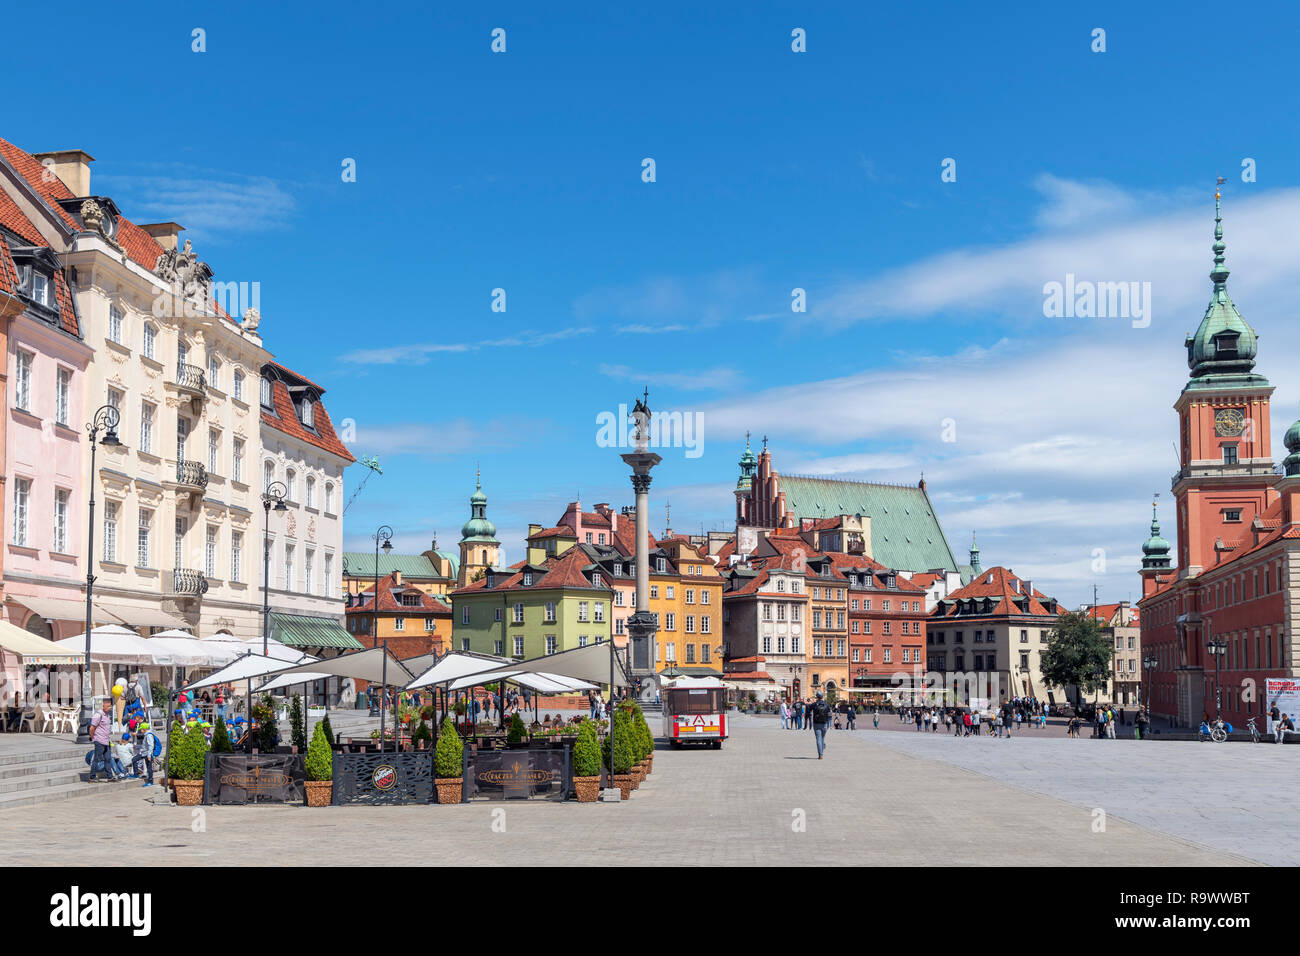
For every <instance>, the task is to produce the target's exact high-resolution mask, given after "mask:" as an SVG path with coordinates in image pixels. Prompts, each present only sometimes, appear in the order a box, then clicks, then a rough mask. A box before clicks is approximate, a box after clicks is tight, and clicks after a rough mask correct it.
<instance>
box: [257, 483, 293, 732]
mask: <svg viewBox="0 0 1300 956" xmlns="http://www.w3.org/2000/svg"><path fill="white" fill-rule="evenodd" d="M288 494H289V489H288V488H287V487H286V486H285V484H284V482H282V481H273V482H271V483H270V484H269V485H267V486H266V491H264V492H263V493H262V655H263V656H264V657H265V656H266V655H268V654H270V652H271V650H270V644H271V592H270V587H271V527H270V525H271V512H272V511H288V510H289V509H288V508H286V507H285V506H284V499H285V496H286V495H288ZM284 586H285V589H286V590H287V589H288V587H289V582H288V581H285V582H284ZM249 705H250V707H251V705H252V701H249Z"/></svg>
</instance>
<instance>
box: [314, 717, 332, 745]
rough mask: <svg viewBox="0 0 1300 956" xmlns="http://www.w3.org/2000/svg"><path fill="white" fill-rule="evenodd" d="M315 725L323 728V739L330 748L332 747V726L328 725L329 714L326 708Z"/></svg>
mask: <svg viewBox="0 0 1300 956" xmlns="http://www.w3.org/2000/svg"><path fill="white" fill-rule="evenodd" d="M316 726H317V727H324V728H325V741H326V742H327V743H328V744H329V745H330V747H331V749H332V748H333V747H334V728H333V727H331V726H330V715H329V711H328V710H327V711H326V712H325V716H324V717H322V718H321V719H320V723H319V724H317V725H316Z"/></svg>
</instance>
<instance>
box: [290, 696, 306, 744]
mask: <svg viewBox="0 0 1300 956" xmlns="http://www.w3.org/2000/svg"><path fill="white" fill-rule="evenodd" d="M289 740H290V741H292V743H293V745H294V746H295V747H297V748H298V753H300V754H305V753H306V752H307V721H306V720H305V719H304V718H303V713H302V698H301V697H300V696H299V695H297V694H294V695H293V700H291V701H290V702H289Z"/></svg>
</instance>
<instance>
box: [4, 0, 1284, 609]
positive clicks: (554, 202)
mask: <svg viewBox="0 0 1300 956" xmlns="http://www.w3.org/2000/svg"><path fill="white" fill-rule="evenodd" d="M897 6H899V7H901V9H889V8H886V7H881V6H879V5H872V6H871V7H865V6H862V5H858V4H843V5H831V4H825V5H821V4H819V5H817V9H816V11H815V12H814V13H808V12H806V11H804V10H803V9H802V8H801V7H802V5H797V4H748V5H745V6H744V7H740V6H736V7H733V8H731V9H730V10H729V11H726V12H724V11H721V10H706V11H701V10H699V9H696V8H695V5H688V4H668V3H659V4H654V5H653V7H652V9H649V10H635V9H633V10H627V11H624V10H614V9H609V8H608V7H607V5H594V4H593V5H590V6H586V7H577V6H572V7H568V8H567V10H568V12H564V11H560V12H557V11H554V10H550V9H546V10H540V9H538V8H537V7H536V5H535V4H518V5H513V4H506V5H469V4H465V5H460V6H459V7H450V8H448V9H439V10H433V9H429V8H427V7H425V6H424V5H414V4H411V5H404V4H385V5H382V6H381V5H376V6H374V7H373V8H367V7H365V6H359V5H355V4H333V5H331V4H328V3H315V4H310V5H308V4H283V5H267V4H259V5H254V4H233V3H232V4H221V5H216V4H210V5H209V4H193V5H187V6H184V7H180V6H178V5H175V4H156V5H155V4H132V5H130V6H129V7H124V8H98V7H92V6H90V5H85V9H83V10H81V11H79V12H77V13H75V14H69V15H67V17H66V22H65V24H64V26H65V27H71V26H74V25H75V27H76V30H75V35H76V36H77V37H78V38H79V39H77V40H76V41H75V44H73V41H71V40H69V41H67V43H69V44H72V45H74V46H75V50H72V51H68V50H63V51H62V52H61V48H62V46H63V44H62V42H60V43H53V41H52V40H50V39H49V38H50V33H49V22H48V13H45V12H42V11H40V10H38V9H36V8H34V7H30V6H28V7H20V8H17V9H15V10H12V11H9V12H8V14H7V19H8V24H7V25H8V26H9V27H10V29H11V35H14V36H24V35H41V36H44V37H46V38H47V42H45V43H25V44H18V45H13V46H11V49H10V50H9V51H8V52H7V58H8V59H7V65H8V67H9V73H10V77H11V86H10V95H9V96H8V97H7V102H6V109H5V111H4V115H5V120H6V122H5V123H4V124H3V131H0V135H3V136H4V137H5V138H7V139H10V140H11V141H13V142H15V143H17V144H18V145H19V146H22V147H23V148H25V149H27V150H29V151H33V152H37V151H44V150H51V149H60V148H71V147H80V148H83V149H85V150H87V151H88V152H90V153H91V154H92V155H94V156H95V157H97V161H96V163H95V164H94V166H93V174H92V175H93V179H92V185H93V187H94V191H95V192H98V193H106V194H109V195H112V196H113V197H114V198H115V199H116V200H117V202H118V204H119V206H120V207H121V208H122V209H123V211H124V212H125V213H126V214H127V215H128V216H130V217H132V218H134V219H135V220H136V221H138V222H149V221H157V220H166V219H174V220H176V221H178V222H180V223H181V224H182V225H184V226H186V227H187V232H186V236H187V237H189V238H191V239H192V240H193V241H194V244H195V247H196V250H197V251H198V252H199V254H200V255H201V256H202V257H203V258H205V259H207V260H208V261H209V263H210V264H211V265H212V267H213V269H214V270H215V272H216V275H217V278H218V279H224V280H226V281H240V280H244V281H250V282H252V281H256V282H259V283H260V284H261V311H262V314H263V325H262V331H263V333H264V335H265V336H266V340H267V343H268V345H269V347H270V348H271V349H272V351H274V352H275V354H276V356H277V358H278V359H279V360H280V361H281V362H283V363H284V364H286V365H288V366H289V367H291V368H294V369H296V370H298V371H300V372H302V373H303V374H305V375H307V376H308V377H310V378H312V379H313V380H315V381H317V382H320V383H321V384H322V385H324V386H325V387H326V389H327V390H328V394H327V396H326V404H327V406H328V408H329V410H330V413H331V415H332V416H333V418H334V420H335V421H336V423H339V422H342V421H343V420H344V419H352V420H353V421H354V422H355V424H356V437H355V440H354V441H352V443H351V444H352V447H353V450H354V451H355V452H356V453H357V455H358V456H361V455H371V454H374V455H378V456H379V458H380V460H381V462H382V463H383V467H384V473H383V475H382V476H376V477H375V478H373V480H371V481H370V482H369V484H368V485H367V486H366V488H365V489H364V491H363V492H362V494H361V496H360V497H359V498H358V499H357V501H356V503H355V504H354V505H353V506H352V509H351V510H350V511H349V512H348V515H347V532H346V533H347V537H348V543H349V544H350V545H352V546H360V545H361V544H362V543H363V542H364V541H366V540H367V535H368V533H369V532H370V531H371V530H372V529H373V528H374V527H375V526H377V525H379V524H381V523H387V524H391V525H392V526H394V527H395V528H397V529H398V530H399V538H398V544H399V545H400V546H401V547H403V548H407V549H416V548H419V547H422V546H425V544H426V542H427V540H428V539H429V538H430V536H431V535H432V534H433V533H434V532H435V531H436V532H437V534H438V538H439V543H440V544H441V545H444V546H445V545H448V544H451V543H454V541H455V540H456V538H457V537H458V535H459V527H460V525H461V523H462V522H463V521H464V520H465V518H466V517H467V514H468V503H467V499H468V496H469V494H470V493H471V492H472V490H473V487H474V469H475V465H476V463H478V462H481V466H482V469H483V476H484V487H485V490H486V491H487V493H488V495H489V506H488V510H489V515H490V516H491V517H492V518H493V520H494V521H495V522H496V523H497V525H498V527H499V528H500V533H501V538H502V540H503V542H504V543H505V545H506V548H507V556H508V557H510V558H512V559H514V558H517V557H519V555H520V546H521V545H520V541H521V537H522V535H523V533H524V529H525V527H526V525H527V523H528V522H529V521H537V522H543V523H551V522H553V521H554V520H555V519H556V518H558V517H559V515H560V513H561V512H562V511H563V508H564V505H565V503H566V502H567V501H569V500H571V499H572V498H573V497H574V496H576V495H577V494H579V492H580V493H581V497H582V500H583V502H584V503H585V504H588V505H589V504H594V503H595V502H597V501H610V502H612V503H614V504H616V505H618V504H624V503H628V502H630V499H631V492H630V484H629V482H628V480H627V477H626V471H625V469H624V466H623V465H622V463H621V462H620V461H619V460H618V457H617V456H618V452H619V449H609V448H602V447H598V445H597V442H596V432H597V428H596V418H597V416H598V415H599V414H600V413H601V412H603V411H612V410H615V409H616V408H617V407H618V405H619V403H620V402H630V401H631V399H632V398H633V397H634V395H636V394H639V393H640V391H641V388H642V387H643V386H644V385H646V384H648V385H649V386H650V388H651V405H652V406H653V407H654V408H656V409H671V410H682V411H686V412H691V413H699V414H700V415H701V416H702V418H701V420H702V422H703V445H702V452H703V453H702V454H701V455H699V456H698V457H693V458H688V457H687V456H686V455H685V454H684V453H683V450H682V449H667V450H663V454H664V457H665V461H664V463H663V464H662V465H661V466H660V467H659V469H658V471H657V473H656V482H655V486H654V488H653V489H652V493H653V497H654V502H655V512H654V513H655V518H656V520H655V526H656V530H659V529H660V528H661V527H662V523H663V520H662V516H663V511H662V504H663V502H664V500H665V499H670V500H671V501H672V502H673V518H674V520H673V525H674V529H675V530H677V531H696V532H698V531H699V530H700V528H701V527H703V528H706V529H709V528H714V527H719V528H721V527H727V526H728V525H729V523H730V521H731V519H732V516H733V513H734V503H733V502H734V499H733V497H732V494H731V489H732V488H733V487H734V483H735V476H736V471H737V468H736V460H737V458H738V457H739V454H740V452H741V450H742V449H743V446H744V433H745V431H746V430H752V431H753V432H754V433H755V435H756V436H761V435H764V434H766V435H767V436H769V438H770V440H771V441H770V444H771V448H772V450H773V453H774V461H775V464H776V467H777V468H778V469H779V470H781V471H783V472H787V473H804V474H810V473H812V474H835V475H839V476H841V477H852V478H862V479H867V480H883V481H899V482H915V481H916V479H917V477H918V476H919V474H920V472H921V471H922V470H924V472H925V474H926V478H927V483H928V486H929V489H930V492H931V496H932V498H933V499H934V501H935V505H936V508H937V509H938V512H939V516H940V519H941V521H942V522H943V524H944V527H945V529H946V530H947V532H948V536H949V540H950V542H951V543H952V545H953V547H954V550H956V551H958V552H959V553H961V552H963V551H964V549H965V546H966V544H967V543H968V541H969V536H970V532H971V531H972V530H977V531H978V532H979V536H980V544H981V547H982V550H983V559H984V563H985V564H986V565H991V564H995V563H996V564H1004V565H1008V566H1010V567H1012V568H1014V569H1015V570H1016V571H1017V572H1018V573H1020V574H1022V575H1024V576H1026V577H1030V578H1032V579H1033V580H1034V582H1035V584H1036V586H1038V587H1039V588H1040V589H1043V590H1046V591H1048V592H1049V593H1054V594H1055V595H1056V596H1057V597H1059V598H1060V599H1062V600H1063V601H1066V602H1069V603H1078V602H1081V601H1083V600H1085V598H1089V597H1090V596H1091V589H1092V584H1093V582H1094V580H1095V581H1097V583H1098V584H1099V585H1100V586H1101V593H1102V597H1103V599H1107V598H1109V599H1111V600H1116V599H1122V598H1125V597H1128V596H1130V595H1131V594H1133V593H1135V592H1136V591H1137V589H1138V579H1137V575H1136V567H1137V558H1138V548H1139V546H1140V544H1141V542H1142V540H1143V539H1144V537H1145V535H1146V523H1147V521H1148V520H1149V518H1148V515H1149V510H1150V505H1149V503H1150V500H1151V495H1152V492H1154V491H1161V492H1162V495H1161V514H1162V517H1163V519H1164V522H1165V528H1166V534H1167V536H1171V535H1172V527H1173V515H1172V509H1171V502H1170V497H1169V491H1168V488H1169V475H1170V474H1171V473H1172V472H1173V471H1174V468H1175V461H1174V453H1173V451H1172V441H1173V439H1174V438H1175V437H1176V431H1175V428H1176V421H1175V418H1174V414H1173V412H1172V410H1171V408H1170V406H1171V405H1172V403H1173V401H1174V400H1175V398H1176V397H1177V394H1178V391H1179V389H1180V388H1181V386H1182V384H1183V382H1184V381H1185V379H1186V366H1185V364H1184V361H1183V360H1184V354H1183V350H1182V339H1183V335H1184V334H1185V333H1186V332H1187V331H1190V330H1193V329H1194V328H1195V327H1196V324H1197V323H1198V322H1199V319H1200V316H1201V313H1202V312H1203V311H1204V308H1205V304H1206V302H1207V301H1208V296H1209V288H1210V283H1209V280H1208V278H1207V277H1206V273H1207V272H1208V270H1209V267H1210V257H1211V253H1210V250H1209V244H1210V242H1211V231H1212V227H1213V201H1212V190H1213V184H1214V178H1215V176H1216V175H1222V176H1224V177H1226V178H1227V180H1228V182H1227V184H1226V185H1225V187H1224V203H1225V223H1224V228H1225V233H1226V239H1227V243H1228V254H1227V255H1228V266H1229V268H1231V269H1232V270H1233V278H1232V279H1230V280H1229V289H1230V291H1231V292H1232V294H1233V296H1234V299H1235V300H1236V302H1237V304H1238V306H1239V307H1240V308H1241V310H1242V312H1243V314H1244V315H1245V316H1246V318H1247V320H1248V321H1250V322H1251V323H1252V324H1253V325H1254V326H1255V328H1256V329H1257V330H1258V331H1259V332H1260V334H1261V358H1260V363H1259V370H1260V371H1262V372H1263V373H1264V374H1266V375H1269V376H1270V377H1271V378H1272V380H1273V382H1274V384H1276V385H1277V386H1278V392H1277V394H1276V395H1275V397H1274V407H1275V411H1274V426H1275V428H1274V431H1275V436H1274V442H1275V457H1278V458H1280V457H1281V454H1277V453H1276V451H1277V449H1280V447H1281V446H1280V436H1281V433H1282V431H1283V430H1285V428H1286V426H1287V425H1288V424H1289V423H1290V421H1292V420H1293V419H1294V418H1295V417H1296V416H1297V415H1300V404H1298V403H1300V389H1297V388H1296V387H1295V375H1294V374H1293V373H1292V370H1291V368H1290V367H1289V363H1288V362H1286V358H1287V357H1289V355H1291V354H1294V348H1295V346H1297V345H1300V341H1297V339H1300V333H1297V332H1296V331H1295V330H1294V329H1293V328H1289V327H1287V326H1291V325H1294V323H1292V322H1288V321H1287V320H1288V319H1290V318H1291V315H1292V311H1293V303H1294V302H1295V301H1296V300H1295V293H1296V292H1298V291H1300V272H1298V271H1297V269H1296V265H1295V258H1296V257H1295V255H1294V250H1295V241H1296V238H1297V237H1296V231H1297V228H1300V227H1298V226H1297V225H1296V224H1297V223H1300V191H1298V190H1297V188H1296V183H1297V179H1298V175H1297V174H1298V173H1300V170H1298V169H1297V164H1298V163H1300V158H1298V157H1300V149H1297V142H1296V139H1297V132H1296V127H1295V124H1294V123H1293V122H1291V115H1292V113H1293V109H1294V95H1293V93H1292V90H1293V88H1294V53H1293V50H1292V44H1291V42H1290V38H1291V37H1292V36H1294V34H1295V28H1296V26H1297V19H1298V18H1297V14H1296V12H1295V8H1294V6H1293V5H1286V4H1276V5H1274V4H1267V3H1265V4H1255V5H1252V6H1251V8H1250V12H1249V15H1248V16H1242V15H1235V14H1232V13H1231V11H1227V12H1225V10H1224V9H1223V8H1222V7H1221V6H1211V5H1208V4H1179V5H1178V6H1177V7H1176V8H1171V12H1169V13H1162V12H1159V11H1154V10H1151V11H1148V10H1145V9H1141V10H1139V9H1132V7H1133V6H1134V5H1131V4H1118V3H1116V4H1091V5H1089V6H1088V8H1087V9H1086V10H1085V9H1084V8H1083V7H1082V6H1080V7H1079V8H1077V9H1064V8H1059V7H1061V6H1062V5H1055V4H1052V5H1038V4H1011V5H1002V6H999V7H996V8H993V7H989V6H988V5H980V6H975V5H970V6H969V8H957V7H955V6H954V7H953V8H951V9H947V8H945V7H944V5H934V4H925V5H897ZM1175 9H1176V12H1173V11H1174V10H1175ZM25 18H31V20H30V23H25V22H24V19H25ZM196 27H200V28H203V29H204V30H205V31H206V43H207V52H205V53H195V52H192V51H191V42H192V41H191V31H192V30H193V29H194V28H196ZM497 27H500V28H503V29H504V30H505V31H506V52H505V53H503V54H494V53H492V52H491V50H490V43H491V36H490V34H491V31H492V30H493V29H494V28H497ZM796 27H798V28H802V29H804V30H805V31H806V33H807V52H806V53H801V54H796V53H794V52H792V51H791V48H790V45H791V30H793V29H794V28H796ZM1097 27H1100V28H1103V29H1104V30H1105V31H1106V52H1104V53H1094V52H1092V50H1091V48H1090V47H1091V45H1092V31H1093V29H1094V28H1097ZM96 50H98V51H99V52H98V53H97V52H96ZM69 53H71V55H69ZM646 157H651V158H653V159H654V160H655V164H656V177H657V181H656V182H654V183H645V182H642V179H641V171H642V160H643V159H644V158H646ZM949 157H950V158H953V159H955V160H956V170H957V179H956V181H955V182H950V183H945V182H941V180H940V171H941V170H940V164H941V162H942V161H943V160H944V159H945V158H949ZM1247 157H1249V158H1252V159H1254V160H1255V161H1256V164H1257V181H1256V182H1252V183H1245V182H1242V181H1241V168H1242V166H1241V164H1242V161H1243V159H1245V158H1247ZM345 158H352V159H355V160H356V164H357V181H356V182H355V183H345V182H342V180H341V176H340V168H341V163H342V162H343V160H344V159H345ZM1066 273H1072V274H1075V275H1077V276H1079V277H1080V278H1087V279H1091V280H1094V281H1126V282H1127V281H1138V282H1151V284H1152V286H1151V288H1152V300H1151V301H1152V308H1151V322H1150V325H1149V327H1146V328H1133V327H1132V324H1131V323H1130V322H1129V321H1128V320H1127V319H1117V318H1104V319H1048V318H1045V317H1044V315H1043V294H1042V286H1043V284H1044V283H1045V282H1048V281H1054V280H1055V281H1062V280H1064V277H1065V274H1066ZM796 287H798V288H803V289H805V290H806V293H807V300H808V310H807V312H805V313H799V314H797V313H793V312H792V311H791V308H790V302H791V290H792V289H794V288H796ZM495 288H502V289H505V291H506V311H505V312H504V313H496V312H493V311H491V308H490V306H491V302H492V290H493V289H495ZM947 419H951V420H952V423H953V426H954V428H953V429H950V430H949V437H951V436H952V433H953V432H955V437H956V441H944V440H943V438H942V434H943V427H944V426H943V423H944V421H945V420H947ZM361 478H362V473H361V471H360V468H356V469H353V470H350V471H349V473H348V482H349V484H350V485H352V486H353V487H355V485H356V483H357V482H358V481H360V479H361ZM1099 552H1100V553H1101V554H1102V555H1104V558H1105V568H1104V570H1100V568H1101V566H1100V565H1098V564H1096V561H1097V555H1098V553H1099Z"/></svg>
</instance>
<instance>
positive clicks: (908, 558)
mask: <svg viewBox="0 0 1300 956" xmlns="http://www.w3.org/2000/svg"><path fill="white" fill-rule="evenodd" d="M781 490H782V491H784V492H785V507H786V510H787V511H789V512H793V513H794V515H795V516H796V517H798V518H833V517H835V516H837V515H865V516H868V517H870V518H871V556H872V557H873V558H874V559H875V560H877V561H879V562H880V563H881V564H883V565H885V566H886V567H889V568H895V569H896V570H899V571H930V570H934V569H937V568H943V569H944V570H945V571H956V570H958V567H957V562H956V560H955V559H954V558H953V555H952V549H951V548H949V547H948V539H947V538H946V537H945V536H944V533H943V528H941V527H940V526H939V519H938V518H937V517H936V516H935V514H934V509H933V508H932V507H931V506H930V497H929V495H927V494H926V493H925V489H923V488H921V487H920V486H918V485H882V484H875V483H873V482H869V481H838V480H835V479H831V478H805V477H802V476H800V475H782V476H781Z"/></svg>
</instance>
